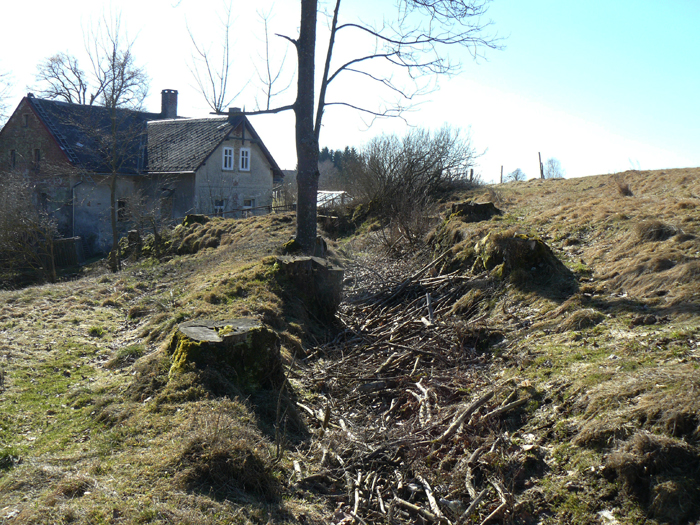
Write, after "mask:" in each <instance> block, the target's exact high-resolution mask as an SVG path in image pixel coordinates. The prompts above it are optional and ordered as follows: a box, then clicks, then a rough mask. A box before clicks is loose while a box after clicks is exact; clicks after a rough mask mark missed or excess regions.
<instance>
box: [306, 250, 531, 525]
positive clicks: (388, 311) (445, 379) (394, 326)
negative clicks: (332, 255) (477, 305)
mask: <svg viewBox="0 0 700 525" xmlns="http://www.w3.org/2000/svg"><path fill="white" fill-rule="evenodd" d="M441 261H442V258H438V259H436V260H435V261H433V262H432V263H430V264H427V265H425V266H424V267H423V268H422V269H420V270H419V271H417V272H415V273H413V274H412V275H411V276H410V277H409V278H407V279H404V280H403V281H399V282H397V281H395V280H394V279H392V276H395V275H401V274H402V273H403V275H406V273H405V272H404V271H402V270H405V269H397V268H394V267H392V264H390V263H388V262H387V261H381V262H379V261H377V263H376V264H372V263H369V262H368V263H367V264H365V265H362V266H355V267H351V268H348V269H346V274H347V275H349V279H351V280H352V278H353V274H355V273H360V272H361V273H362V274H363V276H362V282H363V284H365V285H366V286H365V287H364V292H362V291H356V293H354V294H352V295H351V296H350V297H348V298H346V301H345V302H344V304H343V305H341V313H340V318H341V321H342V322H343V324H344V325H345V330H344V331H342V332H341V333H340V335H339V336H338V337H336V339H335V340H334V341H332V342H331V343H329V344H326V345H323V346H319V347H316V348H315V349H314V351H313V352H314V355H313V356H309V358H311V357H316V358H317V359H316V360H314V361H313V362H312V363H310V364H309V368H308V369H307V370H305V371H304V372H303V373H302V374H301V375H300V377H299V380H301V381H303V382H304V383H305V384H304V390H306V391H307V392H312V393H313V398H312V399H308V398H307V399H305V400H304V401H303V402H299V403H298V406H299V407H300V408H301V409H303V410H304V411H305V412H306V413H307V415H308V416H309V420H310V421H309V427H310V428H313V429H314V432H315V436H316V439H314V440H313V444H312V446H311V447H310V448H309V450H308V453H307V455H306V458H305V461H297V462H295V475H294V479H295V482H296V487H297V489H298V490H300V491H311V492H314V493H322V494H326V495H327V496H328V498H329V499H330V501H331V502H332V503H333V504H334V507H335V513H334V515H333V520H332V522H333V523H336V524H339V523H351V522H353V521H354V522H356V523H379V522H381V523H385V522H388V523H426V522H443V523H464V522H467V521H469V520H474V519H479V520H480V522H481V521H484V522H486V521H490V520H494V519H496V518H499V519H503V518H506V517H507V516H513V515H514V514H516V513H517V514H522V512H523V509H521V508H520V507H519V506H518V502H517V499H516V497H515V495H514V493H513V491H514V490H518V491H522V489H524V488H526V487H527V486H528V478H529V476H530V475H531V474H534V473H535V471H537V470H540V471H541V470H542V468H543V462H542V454H541V452H540V451H539V450H538V447H537V446H535V445H533V444H528V443H526V442H525V441H526V439H518V438H517V437H516V436H514V435H513V434H510V433H509V430H511V428H512V427H517V426H520V425H521V424H522V422H523V421H524V420H525V418H526V408H527V407H528V405H529V404H530V403H531V392H530V389H529V388H528V385H527V384H522V385H520V384H518V382H517V381H513V380H510V381H501V382H499V383H497V384H490V383H488V382H487V380H486V379H485V378H486V377H487V374H486V372H487V371H488V369H489V368H490V366H491V364H490V363H491V355H490V353H489V347H490V345H491V344H492V343H494V342H498V341H500V340H503V334H502V333H501V332H499V331H497V330H495V329H493V328H491V327H489V326H487V325H486V324H485V323H484V322H483V321H484V319H483V318H482V317H472V318H468V319H465V318H457V317H455V316H454V315H453V313H452V311H453V306H454V304H455V303H456V302H457V300H458V299H459V298H460V297H462V296H463V295H465V294H468V293H469V291H470V290H472V289H473V288H474V287H475V286H476V285H478V286H481V287H483V285H484V276H476V277H473V276H465V275H458V274H457V273H456V272H455V273H451V274H447V275H440V274H439V271H438V270H437V268H438V267H439V265H440V263H441ZM370 268H371V269H370ZM370 291H373V292H374V293H371V292H370ZM309 358H307V362H309ZM302 366H303V365H302ZM506 487H508V488H506ZM470 522H471V521H470Z"/></svg>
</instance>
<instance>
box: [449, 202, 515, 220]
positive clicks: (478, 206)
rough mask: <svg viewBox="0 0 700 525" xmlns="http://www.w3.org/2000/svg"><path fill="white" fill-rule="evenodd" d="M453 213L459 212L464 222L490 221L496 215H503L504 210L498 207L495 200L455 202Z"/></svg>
mask: <svg viewBox="0 0 700 525" xmlns="http://www.w3.org/2000/svg"><path fill="white" fill-rule="evenodd" d="M451 213H452V214H455V213H456V214H458V215H459V217H460V218H461V219H462V220H463V221H464V222H480V221H488V220H489V219H490V218H491V217H493V216H494V215H501V214H502V213H503V212H502V211H501V210H499V209H498V208H496V206H495V205H494V204H493V202H474V201H467V202H459V203H453V204H452V209H451Z"/></svg>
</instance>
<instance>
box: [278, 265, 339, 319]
mask: <svg viewBox="0 0 700 525" xmlns="http://www.w3.org/2000/svg"><path fill="white" fill-rule="evenodd" d="M277 262H278V263H279V266H280V273H281V274H282V275H284V276H285V277H286V278H287V279H289V281H290V282H291V283H292V285H293V286H294V288H295V290H296V292H297V293H298V295H299V297H300V298H301V299H302V300H303V301H304V305H305V306H306V307H307V308H309V309H310V311H312V312H313V313H314V315H315V316H316V317H318V318H319V319H321V320H322V321H324V322H331V321H332V320H333V318H334V317H335V313H336V311H337V310H338V306H339V305H340V300H341V297H342V292H343V276H344V273H345V272H344V270H343V269H342V268H340V267H338V266H333V265H332V264H331V263H330V262H328V261H327V260H326V259H321V258H320V257H289V256H281V257H278V258H277Z"/></svg>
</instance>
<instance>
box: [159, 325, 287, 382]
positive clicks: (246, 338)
mask: <svg viewBox="0 0 700 525" xmlns="http://www.w3.org/2000/svg"><path fill="white" fill-rule="evenodd" d="M168 353H169V355H170V360H171V362H172V365H171V367H170V373H169V375H170V377H172V376H173V375H174V374H178V373H182V372H184V371H186V370H187V369H188V368H189V367H190V366H195V367H197V368H200V369H205V368H207V367H213V368H214V369H217V370H220V371H222V370H225V371H226V372H227V375H231V376H233V377H230V378H229V379H230V380H231V382H232V383H234V384H235V385H237V386H240V387H243V388H246V389H258V388H270V387H271V388H279V387H280V386H281V385H282V382H283V381H284V374H283V371H282V360H281V357H280V345H279V338H278V337H277V334H276V333H275V332H273V331H272V330H270V329H269V328H267V327H265V326H263V325H262V323H260V321H258V320H257V319H250V318H241V319H229V320H225V321H210V320H196V321H189V322H186V323H182V324H180V326H178V329H177V331H176V332H175V334H174V335H173V336H172V338H171V340H170V345H169V346H168Z"/></svg>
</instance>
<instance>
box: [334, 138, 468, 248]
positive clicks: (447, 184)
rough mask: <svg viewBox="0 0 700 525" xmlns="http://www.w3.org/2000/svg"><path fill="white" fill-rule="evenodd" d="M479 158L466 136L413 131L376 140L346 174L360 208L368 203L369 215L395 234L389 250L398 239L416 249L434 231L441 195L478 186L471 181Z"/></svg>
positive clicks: (389, 238) (392, 236)
mask: <svg viewBox="0 0 700 525" xmlns="http://www.w3.org/2000/svg"><path fill="white" fill-rule="evenodd" d="M477 156H478V155H477V154H476V152H475V150H474V148H473V147H472V145H471V140H470V138H469V136H466V137H462V136H461V135H460V132H459V131H453V130H452V129H450V128H449V127H443V128H441V129H440V130H438V131H436V132H434V133H431V132H430V131H428V130H425V129H417V130H414V131H412V132H410V133H409V134H408V135H406V136H405V137H403V138H398V137H397V136H395V135H383V136H381V137H378V138H375V139H374V140H372V141H371V142H370V143H369V144H368V145H367V146H366V148H365V149H364V151H363V153H362V155H361V156H360V158H359V159H358V160H357V161H356V162H354V163H352V164H351V165H349V166H347V167H346V169H347V170H348V171H349V172H350V178H351V180H353V181H355V184H354V188H353V193H354V194H355V195H356V197H357V198H358V199H359V200H360V202H365V203H368V205H369V208H370V209H372V210H373V215H376V216H378V218H379V219H380V220H381V221H382V222H383V224H384V225H388V226H390V227H391V228H394V229H395V231H396V232H397V233H398V235H397V236H395V235H393V234H390V235H388V237H387V240H388V241H389V242H390V243H391V244H393V243H394V242H395V237H399V238H402V239H403V240H405V241H406V242H407V243H408V244H410V245H415V244H417V243H419V242H422V241H423V239H424V237H425V235H426V234H427V233H428V231H429V230H430V227H431V226H432V222H433V221H432V217H433V216H434V212H435V208H434V206H435V201H436V199H437V197H438V195H440V193H441V192H444V191H449V190H450V189H453V188H454V187H455V185H462V186H464V185H469V186H474V185H476V184H478V178H477V180H476V181H475V179H474V177H473V176H471V178H470V173H471V172H470V169H471V168H472V167H473V165H474V161H475V159H476V158H477Z"/></svg>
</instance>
